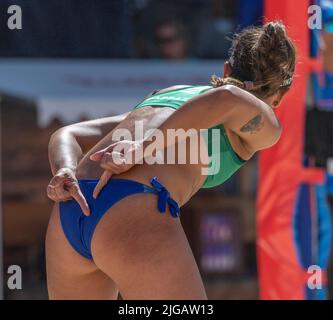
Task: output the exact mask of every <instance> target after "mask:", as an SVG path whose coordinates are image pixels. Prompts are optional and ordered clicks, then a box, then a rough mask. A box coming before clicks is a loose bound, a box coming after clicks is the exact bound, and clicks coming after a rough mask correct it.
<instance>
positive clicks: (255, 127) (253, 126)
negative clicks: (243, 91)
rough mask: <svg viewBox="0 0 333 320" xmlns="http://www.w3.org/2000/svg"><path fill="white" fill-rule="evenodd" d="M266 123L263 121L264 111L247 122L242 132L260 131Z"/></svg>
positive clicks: (252, 132)
mask: <svg viewBox="0 0 333 320" xmlns="http://www.w3.org/2000/svg"><path fill="white" fill-rule="evenodd" d="M264 125H265V123H264V121H263V117H262V113H260V114H258V115H257V116H255V117H254V118H253V119H251V120H250V121H249V122H248V123H246V124H245V125H244V126H243V127H242V128H241V129H240V131H241V132H244V133H246V132H249V133H250V134H256V133H258V132H259V131H260V130H261V129H262V128H263V127H264Z"/></svg>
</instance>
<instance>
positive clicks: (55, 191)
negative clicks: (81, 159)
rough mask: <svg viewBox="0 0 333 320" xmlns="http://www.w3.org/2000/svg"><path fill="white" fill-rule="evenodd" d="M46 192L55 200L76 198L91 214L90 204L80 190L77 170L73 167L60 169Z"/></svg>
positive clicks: (87, 212) (84, 211)
mask: <svg viewBox="0 0 333 320" xmlns="http://www.w3.org/2000/svg"><path fill="white" fill-rule="evenodd" d="M46 193H47V196H48V197H49V198H50V199H51V200H53V201H55V202H60V201H67V200H69V199H72V198H74V199H75V200H76V201H77V202H78V204H79V205H80V207H81V209H82V211H83V213H84V214H85V215H87V216H88V215H89V214H90V209H89V205H88V203H87V201H86V199H85V197H84V195H83V194H82V192H81V190H80V186H79V183H78V181H77V179H76V177H75V172H73V171H72V170H71V169H68V168H63V169H60V170H58V172H57V174H56V175H55V176H54V177H53V178H52V179H51V181H50V183H49V185H48V186H47V189H46Z"/></svg>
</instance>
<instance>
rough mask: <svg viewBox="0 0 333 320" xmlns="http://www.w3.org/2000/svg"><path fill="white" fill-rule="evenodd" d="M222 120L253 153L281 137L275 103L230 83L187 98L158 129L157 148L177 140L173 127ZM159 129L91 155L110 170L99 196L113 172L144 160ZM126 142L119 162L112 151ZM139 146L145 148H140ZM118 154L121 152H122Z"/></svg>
mask: <svg viewBox="0 0 333 320" xmlns="http://www.w3.org/2000/svg"><path fill="white" fill-rule="evenodd" d="M218 124H223V125H224V126H225V127H226V128H228V129H230V130H231V131H233V132H235V133H236V134H237V135H238V136H239V137H240V139H241V141H242V143H243V144H244V147H245V148H246V150H247V151H248V152H249V153H254V152H255V151H257V150H260V149H264V148H268V147H269V146H272V145H273V144H275V143H276V142H277V141H278V139H279V137H280V134H281V126H280V124H279V121H278V120H277V118H276V116H275V114H274V112H273V110H272V108H271V107H269V106H268V105H267V104H266V103H264V102H263V101H261V100H260V99H258V98H256V97H255V96H253V95H252V94H250V93H248V92H246V91H244V90H242V89H240V88H238V87H235V86H232V85H226V86H223V87H221V88H216V89H212V90H209V91H207V92H205V93H203V94H201V95H199V96H197V97H195V98H193V99H191V100H189V101H187V102H186V103H184V105H183V106H182V107H181V108H179V109H178V110H176V111H175V112H174V113H172V114H171V115H170V117H168V118H167V119H166V120H165V121H164V122H163V123H162V124H161V126H159V127H158V128H157V129H156V130H158V134H159V137H161V139H155V141H154V149H155V150H163V149H165V148H167V147H169V146H172V144H175V143H176V142H175V139H168V135H167V133H168V130H169V129H173V130H177V129H182V130H184V132H186V131H187V130H190V129H191V130H192V132H193V129H194V130H195V131H194V132H199V131H200V130H201V129H207V128H212V127H214V126H216V125H218ZM156 133H157V131H155V130H153V131H152V133H151V135H149V136H148V137H146V139H145V140H144V141H142V142H138V141H135V142H128V141H127V142H125V141H121V142H119V143H115V144H113V145H111V146H110V147H108V148H105V149H104V150H101V151H99V152H97V153H95V154H93V155H91V157H90V158H91V160H94V161H99V162H100V163H101V167H102V168H104V169H106V170H107V171H106V172H105V173H104V174H103V175H102V177H101V179H100V181H99V183H98V185H97V187H96V190H95V191H96V192H95V196H97V194H98V193H99V191H100V190H101V188H102V187H103V186H104V185H105V184H106V183H107V181H108V179H109V178H110V177H111V175H112V173H116V174H118V173H122V172H125V171H128V170H129V169H130V168H131V167H133V166H134V165H135V164H137V163H140V162H141V161H142V158H139V157H137V155H138V154H139V155H143V154H144V152H143V150H145V149H146V147H147V146H148V145H150V144H151V143H152V141H151V140H152V139H151V138H152V137H154V136H156ZM186 137H188V136H187V135H186V134H184V137H183V138H182V137H180V139H179V136H178V142H180V140H182V139H186ZM131 143H132V144H133V146H132V147H131ZM122 145H123V146H124V147H126V146H127V147H128V146H130V148H129V150H127V151H126V153H125V154H124V159H123V160H122V161H118V163H115V162H114V161H113V155H112V152H113V150H114V149H115V147H116V146H117V147H119V146H122ZM138 149H141V150H139V151H138ZM117 154H118V156H119V152H118V153H117ZM127 156H128V158H127V159H132V161H133V159H134V161H133V162H132V163H129V162H128V161H126V157H127ZM118 159H119V158H118ZM120 160H121V159H120Z"/></svg>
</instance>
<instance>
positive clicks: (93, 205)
mask: <svg viewBox="0 0 333 320" xmlns="http://www.w3.org/2000/svg"><path fill="white" fill-rule="evenodd" d="M97 182H98V180H97V179H81V180H79V185H80V188H81V191H82V193H83V195H84V196H85V198H86V200H87V202H88V205H89V208H90V215H89V216H85V215H84V214H83V212H82V210H81V208H80V206H79V204H78V203H77V202H76V201H75V200H69V201H65V202H60V204H59V210H60V221H61V226H62V228H63V231H64V233H65V236H66V238H67V240H68V241H69V243H70V244H71V245H72V247H73V248H74V249H75V250H76V251H77V252H78V253H79V254H81V255H82V256H84V257H85V258H87V259H89V260H92V254H91V240H92V237H93V234H94V231H95V228H96V226H97V224H98V222H99V221H100V219H101V218H102V217H103V216H104V214H105V213H106V212H107V210H109V209H110V208H111V207H112V206H113V205H114V204H115V203H117V202H118V201H120V200H121V199H123V198H125V197H127V196H129V195H133V194H139V193H153V194H156V195H157V208H158V210H159V211H160V212H161V213H164V212H165V211H166V206H167V205H168V207H169V210H170V213H171V216H172V217H174V218H177V217H179V214H180V209H179V206H178V204H177V202H176V201H175V200H173V199H172V198H171V197H170V193H169V192H168V190H167V189H166V188H165V187H164V186H163V184H162V183H161V182H160V181H158V180H157V178H156V177H153V178H152V179H151V181H150V184H151V187H150V186H147V185H145V184H142V183H139V182H136V181H132V180H127V179H111V180H109V182H108V183H107V184H106V186H105V187H104V188H103V189H102V191H101V192H100V194H99V195H98V197H97V199H94V198H93V196H92V195H93V190H94V188H95V186H96V184H97Z"/></svg>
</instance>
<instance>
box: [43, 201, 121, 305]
mask: <svg viewBox="0 0 333 320" xmlns="http://www.w3.org/2000/svg"><path fill="white" fill-rule="evenodd" d="M46 269H47V286H48V292H49V298H50V299H116V298H117V296H118V289H117V288H116V286H115V284H114V282H113V281H112V280H111V279H110V278H109V277H108V276H107V275H106V274H105V273H103V272H102V271H100V270H99V269H98V268H97V267H96V265H95V264H94V263H93V262H92V261H90V260H87V259H86V258H84V257H82V256H81V255H79V254H78V253H77V252H76V251H75V250H74V249H73V248H72V247H71V245H70V244H69V242H68V241H67V239H66V237H65V235H64V233H63V230H62V227H61V224H60V218H59V209H58V205H57V204H56V205H55V206H54V208H53V211H52V214H51V218H50V222H49V225H48V229H47V234H46Z"/></svg>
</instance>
